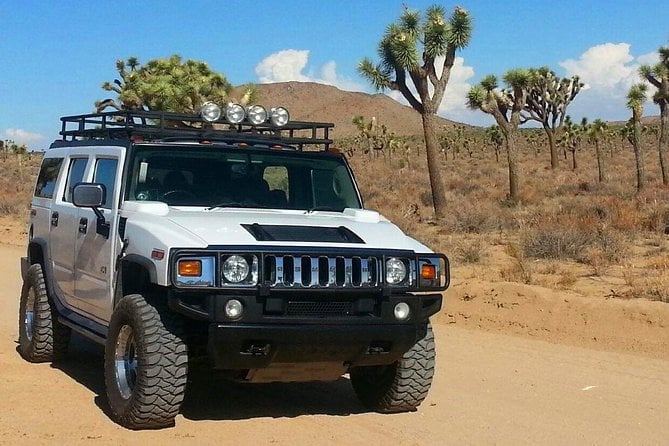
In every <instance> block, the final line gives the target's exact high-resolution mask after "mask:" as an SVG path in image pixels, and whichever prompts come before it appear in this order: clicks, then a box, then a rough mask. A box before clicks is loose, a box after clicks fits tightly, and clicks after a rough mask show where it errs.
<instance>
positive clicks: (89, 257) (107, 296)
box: [75, 147, 123, 321]
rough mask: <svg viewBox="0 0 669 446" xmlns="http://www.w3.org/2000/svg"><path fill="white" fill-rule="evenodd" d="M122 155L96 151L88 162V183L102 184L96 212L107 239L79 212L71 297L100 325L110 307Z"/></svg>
mask: <svg viewBox="0 0 669 446" xmlns="http://www.w3.org/2000/svg"><path fill="white" fill-rule="evenodd" d="M122 154H123V149H121V148H118V147H111V148H106V149H98V150H96V153H95V155H94V157H93V159H92V167H91V169H92V181H93V182H94V183H101V184H103V185H104V186H105V189H106V192H107V193H106V199H105V202H104V203H103V204H102V206H101V207H100V208H99V210H100V212H101V213H102V214H103V216H104V220H105V223H106V224H109V232H108V236H107V235H106V234H104V231H98V230H97V227H98V223H97V217H96V215H95V213H94V212H93V210H92V209H87V208H81V209H80V210H79V220H78V228H79V229H78V232H77V237H76V239H77V240H76V250H75V294H76V296H77V298H78V299H80V301H81V305H82V306H83V307H84V308H86V310H87V312H89V313H90V314H92V315H94V316H95V317H96V318H97V319H99V320H102V321H109V319H110V317H111V312H112V307H113V295H114V293H113V288H114V277H115V263H116V262H115V258H116V253H117V249H118V247H119V243H120V240H119V237H118V235H117V233H118V207H119V195H120V189H121V188H120V182H121V171H122V168H121V163H122V160H123V157H122ZM101 232H102V233H101Z"/></svg>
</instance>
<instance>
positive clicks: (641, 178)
mask: <svg viewBox="0 0 669 446" xmlns="http://www.w3.org/2000/svg"><path fill="white" fill-rule="evenodd" d="M647 90H648V87H647V85H646V84H635V85H632V87H631V88H630V90H629V92H628V93H627V108H629V109H630V110H632V119H631V120H630V124H631V125H632V135H631V142H632V146H633V147H634V157H635V158H636V189H637V192H639V191H641V190H643V188H644V186H645V184H646V178H645V172H644V165H643V151H642V148H641V131H642V129H641V117H642V116H643V102H644V101H645V100H646V91H647Z"/></svg>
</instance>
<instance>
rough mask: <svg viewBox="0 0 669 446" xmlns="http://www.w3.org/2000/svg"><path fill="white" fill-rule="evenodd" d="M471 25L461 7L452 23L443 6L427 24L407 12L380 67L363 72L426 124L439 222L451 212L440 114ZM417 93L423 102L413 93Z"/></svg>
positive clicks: (391, 32) (383, 46) (432, 10)
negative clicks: (442, 168)
mask: <svg viewBox="0 0 669 446" xmlns="http://www.w3.org/2000/svg"><path fill="white" fill-rule="evenodd" d="M471 33H472V21H471V17H470V15H469V13H468V12H467V11H466V10H464V9H462V8H460V7H456V8H455V10H454V11H453V13H452V14H451V15H450V17H448V18H446V11H445V10H444V8H442V7H441V6H437V5H434V6H430V7H429V8H428V9H427V10H426V12H425V16H424V18H421V15H420V13H419V12H417V11H411V10H409V9H407V8H405V10H404V12H403V13H402V14H401V15H400V18H399V20H398V21H397V22H396V23H393V24H391V25H390V26H388V28H387V30H386V32H385V34H384V35H383V38H382V39H381V42H380V43H379V49H378V54H379V57H380V59H381V62H380V63H378V64H374V62H372V61H371V60H370V59H367V58H365V59H363V60H362V61H361V62H360V64H359V66H358V70H359V72H360V74H361V75H362V76H363V77H365V78H367V79H368V80H369V81H370V82H371V83H372V85H374V87H376V88H377V89H378V90H384V89H390V90H395V91H399V92H400V93H401V94H402V96H404V98H405V99H406V100H407V101H408V102H409V104H410V105H411V106H412V107H413V108H414V110H416V111H417V112H418V113H420V115H421V117H422V119H423V133H424V135H425V148H426V153H427V168H428V172H429V175H430V187H431V189H432V200H433V205H434V211H435V217H436V218H437V219H441V218H444V217H445V216H446V213H447V211H448V207H447V206H446V196H445V189H444V185H443V183H442V180H441V172H440V163H439V141H438V139H437V130H438V128H437V127H438V123H437V115H436V114H437V110H438V109H439V105H440V104H441V100H442V99H443V96H444V91H445V89H446V85H447V84H448V80H449V78H450V74H451V68H452V67H453V64H454V63H455V52H456V50H458V49H461V48H464V47H465V46H467V44H468V43H469V40H470V38H471ZM408 81H410V83H411V84H413V86H414V87H415V90H416V92H417V94H418V97H416V95H415V94H414V93H413V91H412V90H411V89H410V88H409V87H410V84H409V83H408Z"/></svg>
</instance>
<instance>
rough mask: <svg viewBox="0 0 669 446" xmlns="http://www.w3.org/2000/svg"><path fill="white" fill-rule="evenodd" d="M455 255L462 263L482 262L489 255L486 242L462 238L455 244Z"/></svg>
mask: <svg viewBox="0 0 669 446" xmlns="http://www.w3.org/2000/svg"><path fill="white" fill-rule="evenodd" d="M454 252H455V256H456V258H457V259H458V260H459V261H460V262H462V263H480V262H481V261H482V260H483V259H485V258H486V257H487V256H488V250H487V248H486V246H485V244H484V243H483V242H482V241H481V240H479V239H474V240H462V241H460V242H458V243H457V244H456V245H455V249H454Z"/></svg>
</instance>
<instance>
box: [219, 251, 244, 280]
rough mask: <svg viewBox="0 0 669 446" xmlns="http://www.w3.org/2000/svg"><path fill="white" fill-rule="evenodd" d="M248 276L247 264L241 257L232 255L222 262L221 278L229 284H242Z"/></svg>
mask: <svg viewBox="0 0 669 446" xmlns="http://www.w3.org/2000/svg"><path fill="white" fill-rule="evenodd" d="M248 275H249V263H248V262H247V261H246V259H245V258H244V257H242V256H238V255H233V256H230V257H228V258H227V259H225V262H223V277H225V280H227V281H228V282H230V283H239V282H242V281H243V280H244V279H246V277H247V276H248Z"/></svg>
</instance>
